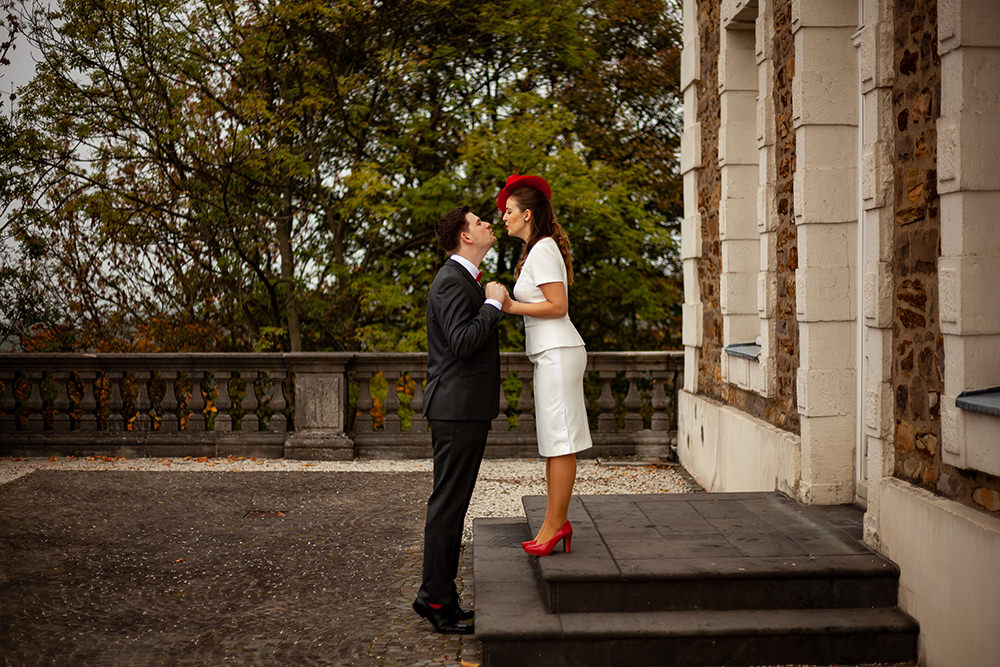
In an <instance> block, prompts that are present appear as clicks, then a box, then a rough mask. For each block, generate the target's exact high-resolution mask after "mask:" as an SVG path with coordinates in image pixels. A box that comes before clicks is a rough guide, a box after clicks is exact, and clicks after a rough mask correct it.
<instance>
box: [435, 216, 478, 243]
mask: <svg viewBox="0 0 1000 667" xmlns="http://www.w3.org/2000/svg"><path fill="white" fill-rule="evenodd" d="M470 210H471V209H470V208H469V207H468V206H459V207H458V208H456V209H452V210H450V211H448V212H447V213H445V214H444V215H442V216H441V219H440V220H438V221H437V225H435V226H434V234H435V235H436V236H437V242H438V245H439V246H441V248H442V250H445V251H446V252H454V251H455V250H457V249H458V243H459V242H458V237H459V236H460V235H461V234H462V232H463V231H465V227H466V225H468V221H467V220H466V219H465V216H466V214H467V213H468V212H469V211H470Z"/></svg>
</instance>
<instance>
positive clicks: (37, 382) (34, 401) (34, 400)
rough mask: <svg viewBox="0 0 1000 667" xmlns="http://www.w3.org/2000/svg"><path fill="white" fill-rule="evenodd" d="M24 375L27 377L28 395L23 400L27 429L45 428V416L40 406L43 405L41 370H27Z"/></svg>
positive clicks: (42, 406) (38, 429)
mask: <svg viewBox="0 0 1000 667" xmlns="http://www.w3.org/2000/svg"><path fill="white" fill-rule="evenodd" d="M25 375H26V377H27V379H28V396H27V398H26V399H25V401H24V407H25V409H26V410H27V413H28V430H29V431H41V430H43V429H44V428H45V418H44V417H43V416H42V408H44V407H45V404H44V403H43V401H42V372H41V371H28V372H27V373H25Z"/></svg>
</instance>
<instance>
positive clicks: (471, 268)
mask: <svg viewBox="0 0 1000 667" xmlns="http://www.w3.org/2000/svg"><path fill="white" fill-rule="evenodd" d="M451 259H453V260H455V261H456V262H458V263H459V264H461V265H462V266H464V267H465V270H466V271H468V272H469V275H470V276H472V277H473V278H475V277H476V276H477V275H478V274H479V267H478V266H476V265H475V264H473V263H472V262H470V261H469V260H467V259H466V258H464V257H462V256H461V255H457V254H456V255H452V256H451Z"/></svg>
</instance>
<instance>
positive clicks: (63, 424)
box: [49, 370, 72, 433]
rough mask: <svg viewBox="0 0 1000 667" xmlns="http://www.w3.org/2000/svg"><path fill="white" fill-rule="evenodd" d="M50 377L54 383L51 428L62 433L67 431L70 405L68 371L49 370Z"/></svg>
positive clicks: (69, 426)
mask: <svg viewBox="0 0 1000 667" xmlns="http://www.w3.org/2000/svg"><path fill="white" fill-rule="evenodd" d="M49 377H51V378H52V379H53V380H54V381H55V383H56V396H55V399H54V400H53V401H52V430H54V431H58V432H60V433H64V432H66V431H69V430H70V428H71V426H72V424H71V423H70V421H71V420H70V411H71V407H72V406H71V405H70V400H69V389H68V386H67V385H68V384H69V379H70V376H69V371H65V370H56V371H51V373H50V375H49Z"/></svg>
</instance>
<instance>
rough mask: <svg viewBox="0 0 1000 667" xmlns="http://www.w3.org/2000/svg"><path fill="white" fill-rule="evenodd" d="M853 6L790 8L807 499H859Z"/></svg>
mask: <svg viewBox="0 0 1000 667" xmlns="http://www.w3.org/2000/svg"><path fill="white" fill-rule="evenodd" d="M857 23H858V5H857V1H856V0H827V1H826V2H822V3H819V2H806V1H804V0H793V2H792V31H793V34H794V38H795V78H794V79H793V81H792V106H793V123H794V126H795V152H796V164H795V177H794V209H795V223H796V234H797V237H798V268H797V269H796V272H795V286H796V299H795V303H796V309H797V316H798V323H799V369H798V377H797V392H796V393H797V396H798V408H799V413H800V415H801V435H802V485H801V486H800V489H799V493H800V496H801V499H802V500H804V501H805V502H809V503H819V504H830V503H844V502H851V501H853V500H854V451H855V450H854V445H855V440H856V423H855V418H856V412H857V411H856V409H855V402H856V396H857V391H856V386H855V385H856V381H855V377H856V371H855V359H856V354H857V351H856V349H855V348H856V344H855V333H854V332H855V327H856V326H857V321H856V318H857V313H856V311H857V307H856V305H855V304H856V299H857V279H856V277H855V273H856V270H857V268H856V267H857V219H858V197H857V192H858V187H857V182H858V175H857V154H858V138H857V123H858V95H859V91H858V80H857V53H856V51H855V48H854V43H853V40H852V39H851V36H852V34H854V32H855V31H856V30H857Z"/></svg>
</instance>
